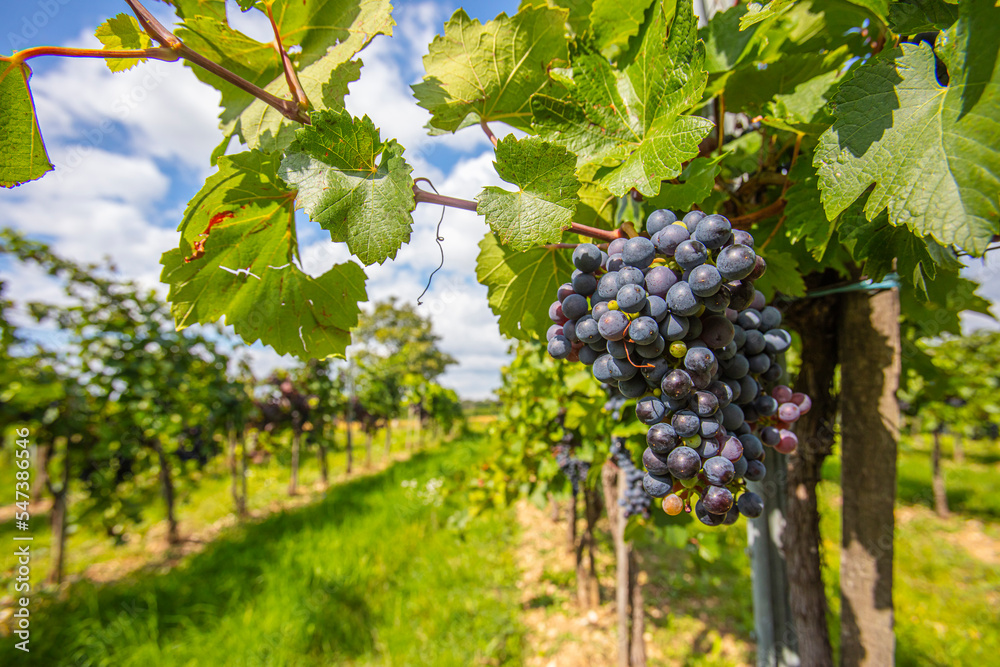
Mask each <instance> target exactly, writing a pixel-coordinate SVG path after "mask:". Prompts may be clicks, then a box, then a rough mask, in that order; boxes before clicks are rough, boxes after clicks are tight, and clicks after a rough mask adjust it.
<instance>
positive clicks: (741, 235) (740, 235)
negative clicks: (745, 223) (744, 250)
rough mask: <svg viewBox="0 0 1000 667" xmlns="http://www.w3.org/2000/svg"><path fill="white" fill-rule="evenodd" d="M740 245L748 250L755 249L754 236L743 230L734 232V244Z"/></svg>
mask: <svg viewBox="0 0 1000 667" xmlns="http://www.w3.org/2000/svg"><path fill="white" fill-rule="evenodd" d="M737 243H739V244H740V245H745V246H747V247H748V248H753V234H751V233H750V232H747V231H744V230H742V229H734V230H733V244H737Z"/></svg>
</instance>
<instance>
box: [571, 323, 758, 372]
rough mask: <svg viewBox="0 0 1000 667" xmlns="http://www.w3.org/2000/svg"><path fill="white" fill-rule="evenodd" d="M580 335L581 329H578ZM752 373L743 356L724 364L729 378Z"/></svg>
mask: <svg viewBox="0 0 1000 667" xmlns="http://www.w3.org/2000/svg"><path fill="white" fill-rule="evenodd" d="M577 332H578V333H579V327H577ZM749 372H750V362H749V361H747V358H746V357H744V356H743V355H742V354H737V355H736V356H735V357H733V358H732V359H730V360H729V361H727V362H725V363H724V364H722V374H723V375H724V376H726V377H727V378H730V379H733V380H739V379H740V378H742V377H744V376H746V374H747V373H749Z"/></svg>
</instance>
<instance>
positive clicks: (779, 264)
mask: <svg viewBox="0 0 1000 667" xmlns="http://www.w3.org/2000/svg"><path fill="white" fill-rule="evenodd" d="M764 259H765V260H766V261H767V271H765V272H764V275H763V276H761V277H760V278H758V279H757V280H755V281H754V283H753V284H754V287H756V288H757V289H759V290H760V291H761V292H763V293H764V295H765V296H766V297H767V298H768V301H770V300H771V297H773V296H774V294H775V293H776V292H780V293H782V294H784V295H785V296H802V295H803V294H805V293H806V284H805V282H804V281H803V280H802V273H801V272H800V271H799V265H798V262H797V261H796V260H795V257H793V256H792V255H791V254H789V253H786V252H778V251H771V252H768V253H765V254H764Z"/></svg>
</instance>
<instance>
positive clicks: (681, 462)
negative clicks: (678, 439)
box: [667, 445, 701, 479]
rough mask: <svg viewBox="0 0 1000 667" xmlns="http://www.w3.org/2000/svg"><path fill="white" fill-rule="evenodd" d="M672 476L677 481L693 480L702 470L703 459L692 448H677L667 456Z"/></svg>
mask: <svg viewBox="0 0 1000 667" xmlns="http://www.w3.org/2000/svg"><path fill="white" fill-rule="evenodd" d="M667 467H668V468H669V469H670V474H671V475H672V476H673V477H676V478H677V479H691V478H692V477H694V476H695V475H697V474H698V471H699V470H701V457H700V456H698V452H696V451H694V450H693V449H691V448H690V447H687V446H683V445H682V446H680V447H676V448H675V449H674V450H673V451H672V452H670V454H669V455H668V456H667Z"/></svg>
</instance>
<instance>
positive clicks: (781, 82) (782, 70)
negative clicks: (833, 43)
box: [725, 46, 850, 123]
mask: <svg viewBox="0 0 1000 667" xmlns="http://www.w3.org/2000/svg"><path fill="white" fill-rule="evenodd" d="M849 57H850V52H849V51H848V49H847V47H846V46H845V47H841V48H839V49H836V50H835V51H831V52H829V53H808V54H806V53H804V54H792V55H786V56H784V57H782V58H781V59H780V60H777V61H775V62H772V63H767V64H766V65H764V66H763V67H758V66H756V65H749V66H746V67H742V68H740V69H739V70H738V71H736V72H734V73H733V74H732V76H730V77H729V79H728V80H727V81H726V92H725V95H726V108H727V109H729V110H732V111H734V112H736V111H742V112H744V113H746V114H748V115H750V116H758V115H765V116H767V117H768V118H772V119H777V120H782V121H785V122H791V123H809V122H812V121H814V120H816V118H817V116H819V115H820V113H821V112H822V110H823V108H824V107H825V106H826V104H827V103H828V102H829V98H830V97H832V93H831V89H832V88H834V86H836V84H837V82H838V79H839V78H840V73H839V70H840V68H841V67H842V66H843V64H844V63H845V62H846V61H847V59H848V58H849Z"/></svg>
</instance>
